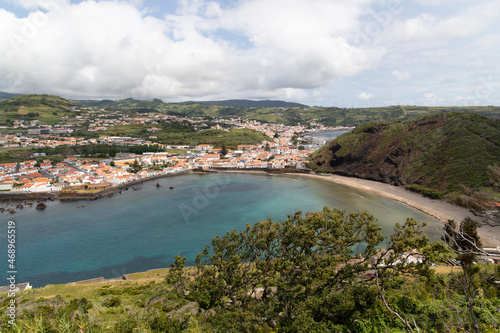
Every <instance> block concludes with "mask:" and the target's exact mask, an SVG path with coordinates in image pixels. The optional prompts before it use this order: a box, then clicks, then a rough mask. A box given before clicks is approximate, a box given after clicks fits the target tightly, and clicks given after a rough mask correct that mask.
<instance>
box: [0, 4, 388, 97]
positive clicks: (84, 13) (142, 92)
mask: <svg viewBox="0 0 500 333" xmlns="http://www.w3.org/2000/svg"><path fill="white" fill-rule="evenodd" d="M54 1H55V0H54ZM368 1H369V0H356V1H347V0H337V1H330V0H313V1H310V0H307V1H306V0H297V1H295V2H294V5H293V6H291V5H290V4H289V2H288V1H285V0H265V1H264V0H246V1H241V3H240V4H239V5H238V6H236V7H233V8H226V9H223V8H221V6H219V5H218V4H215V3H213V2H205V1H202V0H183V1H181V2H180V6H179V7H178V11H177V13H175V14H168V15H166V16H165V18H164V19H158V18H154V17H151V16H147V15H146V14H144V13H143V12H141V9H140V8H138V7H137V6H138V4H140V2H137V1H132V2H119V1H90V0H87V1H83V2H81V3H78V4H65V3H64V2H62V1H59V0H58V2H57V6H52V7H50V6H49V7H47V6H45V7H44V5H43V4H44V3H46V2H44V1H36V0H24V1H23V2H22V5H23V6H25V7H26V8H29V9H32V12H31V14H30V16H28V17H27V18H16V17H15V16H13V15H12V14H10V13H8V12H6V11H0V29H1V30H0V32H1V34H0V36H1V37H0V49H1V50H3V51H2V53H3V55H2V58H1V59H0V73H1V74H2V76H1V78H0V90H8V91H20V92H25V91H26V92H49V93H59V94H61V93H65V94H71V95H72V97H79V96H80V97H86V96H95V97H115V96H116V97H117V96H129V95H132V96H134V97H161V98H165V99H170V100H172V99H182V98H185V97H189V98H205V97H206V96H219V95H220V96H225V95H227V96H240V97H241V96H246V97H252V96H253V95H262V94H263V93H265V94H269V93H270V92H271V95H273V92H274V96H275V97H278V96H280V95H282V94H284V95H285V96H290V95H289V94H288V93H287V92H289V91H293V92H294V93H293V94H292V95H294V96H299V98H306V97H305V96H306V95H308V93H307V91H309V90H310V89H316V88H320V87H322V86H324V85H325V84H329V83H331V82H334V81H335V80H340V79H342V78H344V77H347V76H352V75H356V74H359V73H361V72H362V71H364V70H366V69H368V68H371V67H373V66H375V65H376V64H377V62H378V61H380V59H381V57H382V55H383V54H384V49H383V48H380V47H365V48H357V47H355V46H352V45H349V44H348V42H346V38H344V37H343V36H344V35H346V34H348V32H349V31H350V30H352V29H354V28H355V26H356V25H357V24H358V23H357V22H358V20H357V18H358V17H359V15H360V14H361V13H362V7H363V6H364V5H366V4H367V3H368ZM36 8H44V9H45V10H48V11H46V12H41V11H38V10H36ZM256 17H258V18H259V19H258V20H256ZM221 33H222V34H224V33H233V34H239V35H241V36H243V37H244V38H246V39H247V40H248V41H249V42H248V45H247V46H246V47H243V48H241V47H240V46H239V45H236V44H234V43H233V42H232V40H230V39H224V38H221V37H220V34H221Z"/></svg>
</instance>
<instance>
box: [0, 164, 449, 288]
mask: <svg viewBox="0 0 500 333" xmlns="http://www.w3.org/2000/svg"><path fill="white" fill-rule="evenodd" d="M158 182H159V183H160V184H161V185H162V186H161V187H160V188H156V186H155V185H156V182H145V183H143V184H142V185H137V186H135V188H136V189H137V190H133V189H132V188H129V190H128V191H122V193H121V194H117V195H115V196H113V197H111V198H109V197H105V198H101V199H99V200H95V201H89V202H85V201H77V202H59V201H53V202H48V203H47V205H48V207H47V208H46V209H45V210H43V211H37V210H35V209H34V208H24V209H23V210H19V209H18V210H17V211H18V212H17V213H16V214H14V215H11V214H6V213H3V214H1V215H0V228H1V229H4V230H1V229H0V248H3V249H4V250H3V251H4V255H2V257H3V258H5V259H4V261H3V262H4V266H5V267H4V269H3V271H4V275H5V274H6V272H7V271H8V270H9V269H8V262H7V222H8V221H14V222H15V224H16V270H17V281H18V282H30V283H31V284H32V285H33V286H35V287H40V286H44V285H47V284H58V283H67V282H74V281H80V280H85V279H91V278H97V277H105V278H119V277H121V276H122V275H123V274H127V273H132V272H137V271H145V270H149V269H156V268H164V267H168V265H169V263H171V262H172V261H173V260H174V256H175V255H176V254H180V255H182V256H186V257H187V263H188V264H193V263H194V260H195V257H196V255H197V254H198V253H200V251H201V250H202V249H203V248H204V247H205V246H206V245H208V244H209V243H210V241H211V239H212V238H214V237H215V236H216V235H219V236H221V235H223V234H225V233H226V231H228V230H232V229H235V228H236V229H240V230H241V229H244V228H245V225H246V224H247V223H249V224H254V223H255V222H257V221H262V220H265V219H267V218H269V217H271V218H273V219H275V220H283V219H286V217H287V216H288V215H289V214H293V213H294V212H295V211H297V210H301V211H303V212H306V211H314V210H321V209H322V208H323V207H324V206H329V207H332V208H333V207H338V208H341V209H345V210H346V211H356V212H362V211H368V212H370V213H372V214H373V215H374V216H375V217H376V218H377V219H378V220H379V222H378V223H379V224H380V226H381V227H382V232H383V233H384V234H385V235H389V234H390V233H391V232H392V230H393V227H394V224H395V223H397V222H399V223H404V222H405V220H406V218H408V217H413V218H415V219H417V220H418V221H422V222H426V223H427V224H428V226H427V228H426V232H427V233H428V234H429V235H430V236H431V238H434V239H436V238H437V237H438V236H439V233H440V230H441V225H440V222H438V221H436V220H435V219H433V218H431V217H429V216H428V215H426V214H423V213H421V212H420V211H418V210H415V209H413V208H411V207H409V206H406V205H404V204H401V203H398V202H395V201H393V200H389V199H386V198H382V197H378V196H376V195H374V194H372V193H368V192H363V191H361V190H357V189H352V188H349V187H345V186H342V185H337V184H334V183H331V182H328V181H324V180H321V179H313V178H308V177H301V176H289V175H267V174H248V173H247V174H245V173H218V174H189V175H182V176H175V177H169V178H163V179H160V180H159V181H158ZM170 187H173V189H170ZM4 284H7V283H4Z"/></svg>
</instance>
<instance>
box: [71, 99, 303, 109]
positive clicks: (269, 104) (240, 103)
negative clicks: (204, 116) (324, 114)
mask: <svg viewBox="0 0 500 333" xmlns="http://www.w3.org/2000/svg"><path fill="white" fill-rule="evenodd" d="M73 102H75V103H77V104H80V105H82V106H87V107H103V108H104V107H124V106H129V107H141V108H158V107H161V106H164V105H167V104H169V103H165V102H163V101H162V100H161V99H157V98H155V99H152V100H137V99H134V98H125V99H121V100H109V99H104V100H100V101H98V100H73ZM171 104H179V105H194V104H201V105H214V106H227V107H233V108H239V107H242V108H279V107H307V105H304V104H299V103H291V102H285V101H274V100H265V101H252V100H248V99H231V100H224V101H186V102H178V103H171Z"/></svg>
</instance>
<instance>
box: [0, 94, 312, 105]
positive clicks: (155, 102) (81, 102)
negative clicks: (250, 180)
mask: <svg viewBox="0 0 500 333" xmlns="http://www.w3.org/2000/svg"><path fill="white" fill-rule="evenodd" d="M19 95H22V94H11V93H6V92H2V91H0V100H4V99H9V98H12V97H15V96H19ZM71 101H72V102H74V103H75V104H78V105H81V106H85V107H102V108H105V107H122V106H124V105H128V106H133V107H139V108H154V107H161V106H163V105H164V104H168V103H165V102H163V101H162V100H161V99H157V98H154V99H151V100H138V99H134V98H125V99H120V100H110V99H103V100H71ZM172 104H180V105H192V104H201V105H216V106H227V107H235V108H239V107H243V108H279V107H284V108H286V107H307V105H304V104H300V103H292V102H285V101H277V100H263V101H254V100H248V99H230V100H222V101H186V102H179V103H172Z"/></svg>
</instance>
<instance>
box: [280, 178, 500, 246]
mask: <svg viewBox="0 0 500 333" xmlns="http://www.w3.org/2000/svg"><path fill="white" fill-rule="evenodd" d="M287 175H297V174H287ZM299 176H305V177H310V178H315V179H322V180H326V181H329V182H333V183H336V184H339V185H343V186H349V187H353V188H357V189H360V190H363V191H368V192H372V193H375V194H377V195H380V196H383V197H386V198H389V199H392V200H395V201H398V202H401V203H404V204H406V205H408V206H410V207H413V208H415V209H418V210H419V211H421V212H423V213H425V214H427V215H429V216H432V217H433V218H435V219H436V220H438V221H440V222H443V224H444V223H446V222H448V220H455V221H456V222H460V221H462V220H463V219H465V218H466V217H470V218H472V219H474V215H473V214H472V213H471V212H470V211H469V210H467V209H465V208H462V207H458V206H454V205H452V204H450V203H448V202H446V201H443V200H434V199H430V198H426V197H424V196H423V195H421V194H418V193H415V192H411V191H409V190H407V189H406V188H404V187H398V186H394V185H390V184H385V183H381V182H377V181H373V180H367V179H360V178H354V177H346V176H340V175H334V174H325V175H322V174H299ZM477 231H478V234H479V236H480V237H481V241H482V242H483V247H487V248H492V247H493V248H496V247H500V228H495V227H491V226H488V225H483V226H480V227H479V228H478V229H477Z"/></svg>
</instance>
